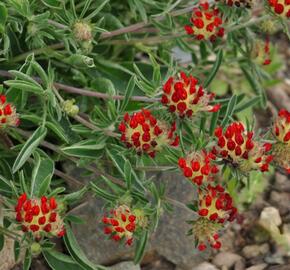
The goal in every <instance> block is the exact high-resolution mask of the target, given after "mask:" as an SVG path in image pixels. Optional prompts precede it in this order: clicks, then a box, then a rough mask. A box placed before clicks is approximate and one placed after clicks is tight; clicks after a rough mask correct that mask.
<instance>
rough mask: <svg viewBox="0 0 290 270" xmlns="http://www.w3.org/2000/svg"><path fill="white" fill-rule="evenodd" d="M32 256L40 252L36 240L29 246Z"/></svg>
mask: <svg viewBox="0 0 290 270" xmlns="http://www.w3.org/2000/svg"><path fill="white" fill-rule="evenodd" d="M30 250H31V254H32V256H38V255H39V254H40V253H41V245H40V244H39V243H37V242H33V243H32V244H31V246H30Z"/></svg>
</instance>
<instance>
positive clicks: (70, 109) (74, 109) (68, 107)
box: [62, 99, 79, 116]
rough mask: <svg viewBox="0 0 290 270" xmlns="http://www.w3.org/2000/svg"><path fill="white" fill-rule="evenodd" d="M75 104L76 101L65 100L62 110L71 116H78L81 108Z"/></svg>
mask: <svg viewBox="0 0 290 270" xmlns="http://www.w3.org/2000/svg"><path fill="white" fill-rule="evenodd" d="M74 103H75V100H74V99H69V100H65V101H64V102H63V103H62V108H63V110H64V112H65V113H66V114H68V115H69V116H76V115H77V114H78V113H79V107H78V106H77V105H74Z"/></svg>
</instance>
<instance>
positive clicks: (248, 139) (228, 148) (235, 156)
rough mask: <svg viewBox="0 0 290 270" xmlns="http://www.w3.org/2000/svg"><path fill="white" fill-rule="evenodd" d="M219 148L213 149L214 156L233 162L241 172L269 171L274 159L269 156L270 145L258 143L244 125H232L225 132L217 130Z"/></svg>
mask: <svg viewBox="0 0 290 270" xmlns="http://www.w3.org/2000/svg"><path fill="white" fill-rule="evenodd" d="M215 136H216V137H217V139H218V141H217V146H216V147H214V148H213V151H212V152H213V154H216V155H218V156H219V157H221V158H222V159H224V160H227V161H228V162H231V163H232V165H234V166H236V167H238V168H239V169H240V170H241V171H244V172H249V171H251V170H257V169H259V170H261V171H262V172H264V171H268V167H269V163H270V162H271V161H272V159H273V157H272V156H271V155H269V154H268V152H269V151H270V150H271V146H272V145H271V144H270V143H264V144H262V143H261V142H259V141H256V140H255V139H254V138H253V137H254V133H253V132H252V131H246V130H245V128H244V125H243V124H242V123H239V122H234V123H232V124H230V125H229V126H228V127H227V128H226V129H225V131H223V130H222V128H221V127H218V128H216V130H215Z"/></svg>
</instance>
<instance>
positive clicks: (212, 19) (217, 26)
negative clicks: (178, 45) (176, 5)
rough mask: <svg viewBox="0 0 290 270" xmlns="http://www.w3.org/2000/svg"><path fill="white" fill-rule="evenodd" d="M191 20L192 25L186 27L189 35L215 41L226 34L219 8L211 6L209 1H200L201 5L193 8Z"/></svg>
mask: <svg viewBox="0 0 290 270" xmlns="http://www.w3.org/2000/svg"><path fill="white" fill-rule="evenodd" d="M190 22H191V25H186V26H185V27H184V29H185V31H186V32H187V34H188V35H193V36H195V38H196V39H198V40H203V39H207V40H210V41H212V42H213V41H215V40H216V39H217V38H218V37H223V36H224V28H223V27H222V24H223V21H222V18H221V17H220V16H219V10H218V8H210V7H209V3H207V2H205V3H200V4H199V7H197V8H194V9H193V13H192V16H191V18H190Z"/></svg>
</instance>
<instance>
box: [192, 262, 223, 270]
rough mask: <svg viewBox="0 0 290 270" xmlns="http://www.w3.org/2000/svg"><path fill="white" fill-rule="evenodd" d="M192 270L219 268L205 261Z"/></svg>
mask: <svg viewBox="0 0 290 270" xmlns="http://www.w3.org/2000/svg"><path fill="white" fill-rule="evenodd" d="M192 270H218V269H217V268H216V266H214V265H213V264H211V263H208V262H203V263H201V264H199V265H198V266H195V267H193V268H192Z"/></svg>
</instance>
